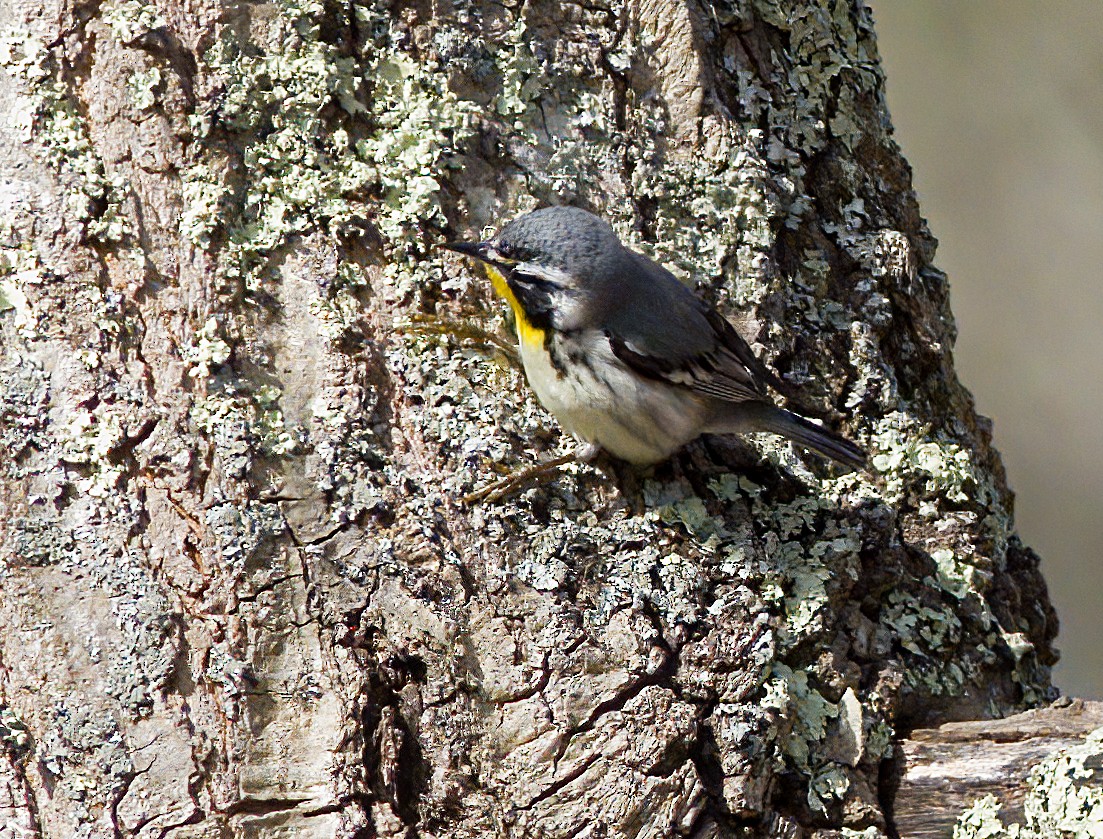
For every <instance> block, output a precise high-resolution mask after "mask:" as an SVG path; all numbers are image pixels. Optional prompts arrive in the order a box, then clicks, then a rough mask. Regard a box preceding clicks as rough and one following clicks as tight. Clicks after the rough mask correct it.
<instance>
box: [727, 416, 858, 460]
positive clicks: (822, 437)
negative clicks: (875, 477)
mask: <svg viewBox="0 0 1103 839" xmlns="http://www.w3.org/2000/svg"><path fill="white" fill-rule="evenodd" d="M760 404H761V410H760V411H759V412H757V413H758V416H756V417H755V420H756V421H755V422H754V423H753V424H752V427H753V428H754V430H756V431H769V432H770V433H772V434H780V435H781V436H782V437H787V438H789V439H790V440H792V441H793V442H794V443H796V444H798V445H801V446H804V447H805V448H806V449H811V450H812V451H814V452H815V453H816V454H818V455H822V456H823V457H827V458H830V459H831V460H834V461H836V462H838V463H841V464H843V465H844V466H849V467H851V468H852V469H864V468H865V465H866V453H865V452H864V451H862V449H860V448H859V447H858V446H856V445H854V444H853V443H851V442H850V441H849V440H847V439H846V438H845V437H841V436H839V435H838V434H836V433H835V432H834V431H830V430H828V429H826V428H823V427H822V426H819V425H816V424H814V423H811V422H809V421H808V420H806V419H805V418H804V417H802V416H799V415H797V414H794V413H792V412H791V411H786V410H785V409H783V408H778V407H777V406H776V405H767V404H765V403H760ZM748 407H750V406H748Z"/></svg>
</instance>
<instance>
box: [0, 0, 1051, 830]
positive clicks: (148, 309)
mask: <svg viewBox="0 0 1103 839" xmlns="http://www.w3.org/2000/svg"><path fill="white" fill-rule="evenodd" d="M2 8H3V11H2V12H0V21H3V23H4V26H3V31H0V63H2V64H3V71H4V72H3V73H2V76H0V111H2V113H3V117H2V119H0V126H3V134H2V136H3V145H2V147H0V184H2V189H0V202H2V204H3V216H2V220H0V245H2V250H0V293H2V298H0V308H2V309H3V312H0V329H2V335H3V357H2V368H0V394H2V396H0V417H2V427H0V428H2V433H3V436H4V443H5V445H6V450H7V452H8V456H7V458H6V459H5V462H4V466H3V473H2V478H0V503H2V504H3V509H4V515H3V523H2V534H0V535H2V551H3V553H2V560H3V564H2V565H0V580H2V586H3V596H2V598H0V625H2V627H3V633H2V635H0V739H2V740H3V743H4V755H5V756H4V758H3V760H2V764H0V836H3V837H5V839H7V837H8V836H25V835H41V836H48V837H101V836H103V837H108V836H111V837H113V836H126V837H130V836H140V837H167V836H172V837H215V836H219V837H228V836H233V837H246V836H256V837H261V836H263V837H275V836H295V837H332V836H340V837H361V838H363V837H375V836H406V837H413V836H425V837H429V836H436V837H484V836H533V837H567V836H590V837H599V836H621V835H624V836H633V837H659V836H672V835H685V836H699V837H708V836H744V835H746V836H774V837H782V836H784V837H796V836H813V835H818V836H823V837H827V836H837V835H839V834H838V833H836V832H833V831H835V830H837V829H840V828H846V829H847V830H850V831H852V832H851V833H848V834H845V835H850V836H854V835H856V833H857V835H861V836H863V837H875V836H883V835H889V834H890V833H891V832H892V831H893V826H892V824H891V823H890V816H891V813H892V812H893V808H892V800H891V799H892V791H893V790H894V789H895V788H896V781H895V780H894V774H898V770H897V769H894V767H896V766H897V764H896V763H894V762H893V759H892V754H893V743H894V741H896V740H897V738H899V737H901V736H903V735H905V734H907V733H908V732H909V731H910V730H912V729H913V728H916V727H918V726H931V725H936V724H939V723H941V722H945V721H948V720H960V719H971V718H990V717H998V716H1001V715H1004V714H1006V713H1010V712H1013V711H1017V710H1022V709H1024V708H1027V707H1032V706H1035V705H1038V704H1039V703H1041V702H1043V701H1045V700H1046V699H1047V698H1051V694H1052V688H1051V685H1050V682H1049V667H1050V665H1051V664H1052V663H1053V662H1054V661H1055V658H1056V654H1055V653H1054V651H1053V649H1052V646H1051V642H1052V640H1053V637H1054V635H1055V632H1056V618H1055V616H1054V614H1053V610H1052V608H1051V606H1050V604H1049V601H1048V599H1047V597H1046V589H1045V584H1044V582H1043V580H1042V578H1041V576H1040V574H1039V571H1038V558H1037V557H1036V556H1035V555H1034V554H1033V553H1032V552H1031V551H1030V550H1029V549H1027V548H1024V547H1023V546H1022V545H1021V543H1020V542H1019V540H1018V539H1017V537H1016V536H1015V534H1014V529H1013V521H1012V497H1011V493H1010V491H1009V490H1008V488H1007V486H1006V483H1005V480H1004V473H1003V470H1002V468H1001V466H1000V462H999V458H998V455H997V454H996V453H995V451H994V450H993V449H992V447H991V435H990V428H989V425H988V424H987V423H986V421H984V420H983V419H981V418H979V417H977V416H976V414H975V413H974V410H973V403H972V400H971V398H970V396H969V394H968V392H967V391H966V390H965V389H964V388H963V387H962V386H961V385H960V384H959V383H958V381H957V379H956V377H955V375H954V371H953V366H952V356H951V347H952V343H953V338H954V330H953V323H952V319H951V316H950V311H949V305H948V298H947V283H946V279H945V277H944V276H943V275H942V274H941V273H940V272H939V271H938V270H937V269H935V268H934V267H933V265H932V263H931V260H932V256H933V253H934V247H935V243H934V240H933V238H932V237H931V235H930V233H929V232H928V230H927V229H926V226H925V224H924V222H923V220H922V218H921V217H920V216H919V210H918V207H917V205H916V201H915V196H914V194H913V192H912V191H911V187H910V175H909V171H908V168H907V165H906V163H905V162H904V161H903V159H902V158H901V156H900V153H899V150H898V148H897V147H896V145H895V143H894V142H893V141H892V139H891V125H890V123H889V119H888V113H887V110H886V108H885V103H884V96H883V83H884V80H883V77H882V73H881V69H880V66H879V63H878V57H877V53H876V46H875V43H874V36H873V30H872V23H871V19H870V13H869V11H868V9H866V8H865V7H864V6H862V4H861V3H860V2H857V0H855V2H852V3H848V2H841V0H840V2H835V0H818V1H817V2H812V1H811V0H807V2H797V1H796V0H791V1H790V2H775V1H774V0H753V2H731V3H717V4H712V5H708V4H700V3H698V2H697V0H691V2H688V3H680V2H671V0H657V2H628V3H622V2H616V1H615V0H614V2H612V3H610V4H608V5H606V4H604V3H601V2H598V3H593V4H571V3H567V4H561V3H545V2H542V0H537V2H533V3H528V4H523V3H519V4H501V3H483V2H475V3H460V4H456V5H450V4H447V3H445V4H425V3H407V2H404V0H396V2H394V3H390V4H388V3H386V2H377V3H375V4H364V5H361V4H357V3H349V4H339V3H336V2H321V0H277V2H273V3H268V4H263V3H257V4H250V3H226V4H224V5H218V4H217V3H214V2H208V0H160V2H157V3H155V4H152V3H151V4H145V3H140V2H138V0H107V2H104V3H92V4H85V5H71V4H69V3H67V2H64V0H46V2H45V3H41V2H33V3H32V2H30V0H9V2H8V3H7V4H5V6H3V7H2ZM557 203H568V204H576V205H580V206H584V207H587V208H590V209H592V210H594V211H596V212H598V213H600V214H601V215H603V216H604V217H606V218H607V219H609V220H610V222H611V223H612V224H613V225H614V226H615V227H616V228H617V230H618V231H619V232H620V233H621V235H622V237H623V238H624V239H625V240H626V242H628V243H629V244H631V245H632V246H634V247H637V248H640V249H642V250H644V251H647V252H648V253H650V254H651V255H652V256H654V257H655V258H656V259H657V260H659V261H661V262H663V263H664V264H665V265H667V266H668V267H670V268H671V269H672V270H673V271H675V272H676V273H678V274H679V275H680V276H681V277H682V278H683V279H684V280H685V281H686V282H687V283H690V284H691V285H695V287H696V288H697V289H698V291H699V292H700V293H701V294H702V295H703V296H704V297H706V298H708V299H709V300H711V301H713V302H715V303H716V304H717V305H718V306H719V307H720V309H721V311H723V312H724V313H725V314H726V315H727V316H729V317H731V318H732V319H733V320H735V321H736V322H737V323H738V324H740V326H741V329H742V331H743V332H744V334H745V335H746V336H747V337H748V339H749V340H750V341H752V342H753V344H754V346H755V348H756V351H757V352H758V353H759V354H760V355H761V356H762V357H763V359H764V360H765V361H766V362H767V363H768V364H770V365H771V366H772V367H773V368H774V369H776V370H777V371H778V372H779V373H780V374H781V376H782V378H783V379H784V380H785V381H786V382H787V383H788V384H789V385H792V386H793V387H794V388H797V387H799V389H800V391H801V394H802V399H803V401H804V403H805V407H807V408H808V409H809V410H812V411H814V412H816V413H817V414H818V415H820V416H822V417H823V418H825V419H826V420H827V421H828V422H829V424H831V425H833V426H835V427H839V428H841V429H843V430H844V431H846V433H848V434H849V435H850V436H852V437H853V438H854V439H856V440H858V441H860V442H861V443H862V444H863V445H864V446H865V447H867V448H868V449H869V450H870V452H871V453H872V455H873V457H872V461H871V463H872V467H871V469H870V471H869V472H868V473H851V474H842V473H839V472H838V471H836V470H835V469H834V468H833V467H829V466H825V465H824V464H822V463H820V462H818V461H816V460H814V459H812V458H810V457H809V458H806V457H804V456H803V455H802V454H801V453H799V452H797V451H796V450H794V449H793V448H791V447H789V446H787V445H784V444H782V443H780V442H779V441H778V440H776V439H772V438H762V439H758V438H756V439H753V440H747V441H741V440H737V439H734V438H706V439H704V440H702V441H699V442H697V443H694V444H692V445H690V446H689V447H687V448H686V449H685V450H684V451H683V452H682V453H680V454H679V455H678V456H677V457H675V458H674V459H673V460H672V461H671V462H669V463H666V464H663V465H660V466H659V467H657V468H655V469H654V470H653V471H652V472H650V473H645V474H637V473H633V472H630V471H628V470H621V469H608V470H606V471H602V470H597V469H593V468H590V467H586V466H573V467H570V468H568V469H566V470H564V472H563V473H562V474H560V475H558V476H557V477H556V478H554V479H553V480H552V481H550V482H547V483H545V484H543V485H540V486H537V487H533V488H530V489H527V490H526V491H524V492H522V493H520V494H518V495H516V496H514V497H512V498H508V499H506V500H504V501H502V502H500V503H486V504H482V505H476V506H466V505H464V504H463V503H461V501H460V499H461V497H462V496H463V495H464V494H465V493H466V492H469V491H470V490H472V489H474V488H477V487H481V486H483V485H485V484H487V483H489V482H490V481H492V480H494V479H495V478H496V477H497V476H498V475H499V472H500V470H516V469H519V468H522V467H525V466H528V465H531V464H533V463H536V462H538V461H540V460H542V459H545V458H547V457H549V456H551V455H553V454H557V453H562V452H565V451H569V449H570V446H571V445H572V444H571V442H570V441H569V440H567V439H564V438H563V437H562V436H561V435H560V433H559V431H558V430H557V427H556V425H555V423H554V421H553V420H551V419H550V418H549V417H548V416H547V414H545V413H544V411H543V410H542V409H541V408H540V407H539V406H538V405H537V404H536V403H535V402H534V400H533V397H532V396H531V394H530V392H529V391H528V390H527V388H526V386H525V383H524V380H523V376H522V375H521V373H520V372H519V371H518V369H517V367H516V364H515V363H514V361H513V360H512V359H511V354H510V352H509V351H508V349H502V346H503V345H505V346H507V347H508V341H510V338H509V325H508V324H507V322H506V320H505V313H504V312H503V310H502V307H501V306H500V305H499V304H498V303H497V302H496V301H495V300H494V299H493V297H492V294H491V292H490V289H489V287H488V286H487V284H485V283H483V282H482V281H481V280H480V279H479V278H477V277H473V276H472V275H471V273H470V271H469V268H468V266H466V265H464V264H461V262H460V261H458V260H457V259H455V258H454V257H452V256H449V255H445V254H444V253H442V252H441V251H440V250H439V249H438V248H437V247H436V245H437V244H438V243H439V242H441V241H443V240H444V239H445V238H446V237H448V238H472V237H476V236H478V235H479V233H480V232H481V229H482V228H483V227H484V225H493V224H497V223H500V222H501V221H503V220H506V219H509V218H511V217H513V216H515V215H516V214H518V213H520V212H522V211H524V210H527V209H531V208H533V207H536V206H540V205H547V204H557ZM5 831H6V832H5Z"/></svg>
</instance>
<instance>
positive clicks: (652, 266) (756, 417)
mask: <svg viewBox="0 0 1103 839" xmlns="http://www.w3.org/2000/svg"><path fill="white" fill-rule="evenodd" d="M445 247H447V248H448V249H450V250H454V251H458V252H459V253H461V254H465V255H467V256H471V257H474V258H476V259H478V260H481V261H482V262H483V263H485V265H486V267H487V272H488V273H489V275H490V279H491V282H492V283H493V285H494V290H495V291H496V292H497V293H498V294H499V295H500V296H501V297H503V298H504V299H505V300H506V301H507V302H508V303H509V305H510V307H511V308H512V309H513V316H514V320H515V321H516V326H517V337H518V340H519V343H520V350H521V360H522V362H523V364H524V367H525V373H526V374H527V376H528V380H529V384H530V385H531V386H532V389H533V390H534V391H535V392H536V396H537V398H538V399H539V400H540V403H541V404H542V405H543V406H544V407H545V408H547V409H548V410H549V411H550V412H551V413H552V414H554V415H555V417H556V419H558V420H559V422H560V423H561V424H562V426H563V428H565V429H566V430H567V431H568V432H570V433H571V434H573V435H574V436H575V437H577V438H579V439H580V440H582V441H584V442H585V443H586V444H589V451H587V452H584V453H583V454H581V455H580V456H581V457H583V459H585V457H586V455H587V454H595V453H596V447H600V448H601V449H604V450H605V451H606V452H608V453H609V454H611V455H613V456H614V457H617V458H620V459H622V460H626V461H629V462H630V463H635V464H640V465H646V464H651V463H657V462H658V461H661V460H664V459H666V458H667V457H669V456H670V455H671V454H672V453H674V452H675V451H676V450H677V449H679V448H681V447H682V446H683V445H685V444H686V443H688V442H689V441H691V440H693V439H695V438H696V437H698V436H700V435H701V434H707V433H711V434H738V433H743V432H748V431H767V432H771V433H774V434H780V435H781V436H783V437H787V438H789V439H790V440H793V441H794V442H796V443H798V444H799V445H801V446H804V447H805V448H808V449H811V450H812V451H814V452H817V453H819V454H821V455H823V456H825V457H828V458H831V459H832V460H836V461H838V462H839V463H842V464H845V465H847V466H851V467H861V466H863V465H864V464H865V453H864V452H863V451H862V450H861V449H860V448H858V447H857V446H856V445H854V444H853V443H851V442H850V441H849V440H846V439H844V438H842V437H840V436H839V435H837V434H835V433H833V432H831V431H829V430H827V429H825V428H821V427H820V426H818V425H815V424H813V423H811V422H809V421H808V420H806V419H805V418H804V417H801V416H798V415H797V414H794V413H792V412H791V411H787V410H785V409H783V408H780V407H778V406H777V405H775V404H774V403H773V401H772V400H771V399H770V397H769V396H768V395H767V393H766V387H765V385H766V384H767V383H773V382H778V379H777V377H776V376H774V375H773V374H772V373H771V372H770V371H769V370H768V369H767V368H766V367H765V365H763V364H762V362H760V361H759V360H758V359H757V358H756V357H755V356H754V353H753V352H752V351H751V348H750V347H749V346H748V345H747V342H746V341H744V340H743V338H742V337H740V335H739V333H737V332H736V331H735V328H734V327H732V325H731V324H730V323H728V322H727V321H726V320H725V319H724V318H723V317H722V316H721V315H720V314H719V313H718V312H717V311H716V310H715V309H714V308H712V307H711V306H709V305H708V304H706V303H705V302H704V301H702V300H700V299H699V298H698V297H697V296H696V295H695V294H693V292H691V291H690V290H689V289H688V288H686V287H685V286H684V285H682V283H680V282H679V281H678V280H677V279H676V278H675V277H674V275H673V274H671V273H670V272H669V271H667V270H666V269H665V268H663V267H662V266H661V265H658V264H656V263H655V262H653V261H652V260H650V259H648V258H647V257H646V256H644V255H643V254H639V253H636V252H635V251H632V250H629V249H628V248H626V247H624V245H622V244H621V242H620V240H619V239H618V238H617V235H616V233H614V232H613V229H612V228H611V227H610V226H609V225H608V224H607V223H606V222H605V221H603V220H602V219H600V218H598V217H597V216H595V215H593V214H592V213H589V212H587V211H585V210H582V209H579V208H576V207H549V208H546V209H543V210H536V211H534V212H531V213H528V214H526V215H523V216H521V217H520V218H518V219H516V220H514V221H512V222H510V223H509V224H507V225H506V226H505V227H503V228H502V229H501V231H500V232H499V233H498V235H496V236H495V237H493V238H492V239H489V240H488V241H485V242H479V243H477V244H475V243H464V242H456V243H451V244H448V245H445ZM779 384H780V382H779Z"/></svg>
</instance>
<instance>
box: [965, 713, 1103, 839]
mask: <svg viewBox="0 0 1103 839" xmlns="http://www.w3.org/2000/svg"><path fill="white" fill-rule="evenodd" d="M1101 756H1103V729H1098V730H1096V731H1094V732H1093V733H1092V734H1090V735H1088V737H1087V739H1086V741H1085V742H1084V743H1081V744H1080V745H1077V746H1072V747H1070V748H1067V749H1063V750H1062V751H1061V752H1059V753H1058V754H1056V755H1054V756H1053V757H1051V758H1048V759H1047V760H1044V761H1042V762H1041V763H1039V764H1037V765H1036V766H1034V767H1033V768H1032V769H1031V770H1030V775H1029V777H1028V778H1027V791H1026V796H1025V798H1024V800H1023V823H1022V824H1011V825H1005V824H1004V822H1003V820H1002V819H1001V817H1000V803H999V800H998V799H997V798H996V797H995V796H994V795H986V796H984V797H983V798H980V799H978V800H977V801H975V802H974V803H973V804H972V805H971V806H970V807H969V808H968V809H967V810H966V811H965V812H964V813H962V815H961V816H960V817H959V818H958V821H957V824H956V825H955V826H954V839H1100V837H1103V773H1101V771H1100V769H1099V766H1100V758H1101Z"/></svg>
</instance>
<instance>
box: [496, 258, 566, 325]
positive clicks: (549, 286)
mask: <svg viewBox="0 0 1103 839" xmlns="http://www.w3.org/2000/svg"><path fill="white" fill-rule="evenodd" d="M505 277H506V283H507V284H508V285H509V288H510V291H512V292H513V294H514V296H515V297H516V298H517V302H518V303H520V304H521V308H522V309H524V311H525V317H527V318H528V319H529V321H531V322H532V325H533V326H535V327H537V328H538V329H545V330H547V329H551V328H552V315H553V313H554V311H555V306H554V304H553V302H552V301H553V297H554V295H555V294H557V293H558V292H559V291H560V286H559V284H558V283H555V282H552V281H551V280H549V279H546V278H544V277H538V276H536V275H535V274H527V273H525V272H524V271H521V270H518V269H515V270H513V271H510V272H508V273H507V274H506V275H505Z"/></svg>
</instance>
